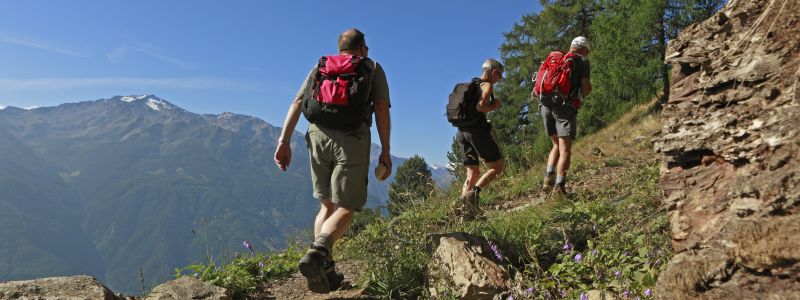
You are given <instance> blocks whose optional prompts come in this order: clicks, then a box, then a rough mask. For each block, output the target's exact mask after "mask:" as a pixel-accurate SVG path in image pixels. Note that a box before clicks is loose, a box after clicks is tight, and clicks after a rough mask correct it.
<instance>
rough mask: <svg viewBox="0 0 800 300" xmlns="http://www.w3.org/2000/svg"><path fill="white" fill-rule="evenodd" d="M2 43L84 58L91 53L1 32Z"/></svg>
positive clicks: (0, 39)
mask: <svg viewBox="0 0 800 300" xmlns="http://www.w3.org/2000/svg"><path fill="white" fill-rule="evenodd" d="M0 43H6V44H11V45H17V46H22V47H28V48H34V49H39V50H44V51H48V52H54V53H59V54H65V55H71V56H77V57H82V58H89V54H87V53H86V52H84V51H80V50H75V49H70V48H68V47H64V46H61V45H54V44H52V43H49V42H45V41H40V40H35V39H32V38H28V37H20V36H10V35H5V34H0Z"/></svg>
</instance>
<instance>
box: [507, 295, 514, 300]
mask: <svg viewBox="0 0 800 300" xmlns="http://www.w3.org/2000/svg"><path fill="white" fill-rule="evenodd" d="M506 300H514V296H508V299H506Z"/></svg>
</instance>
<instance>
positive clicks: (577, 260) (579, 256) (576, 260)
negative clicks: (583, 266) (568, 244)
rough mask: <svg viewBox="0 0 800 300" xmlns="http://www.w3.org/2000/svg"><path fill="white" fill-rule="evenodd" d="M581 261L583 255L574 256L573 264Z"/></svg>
mask: <svg viewBox="0 0 800 300" xmlns="http://www.w3.org/2000/svg"><path fill="white" fill-rule="evenodd" d="M581 260H583V255H581V254H580V253H578V254H575V262H581Z"/></svg>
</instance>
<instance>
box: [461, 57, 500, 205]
mask: <svg viewBox="0 0 800 300" xmlns="http://www.w3.org/2000/svg"><path fill="white" fill-rule="evenodd" d="M502 78H503V65H502V64H501V63H500V62H499V61H497V60H495V59H491V58H490V59H487V60H486V62H484V63H483V73H482V74H481V77H480V80H479V81H480V91H481V95H480V99H479V100H478V104H477V109H478V114H479V115H480V120H478V122H477V124H475V125H472V126H469V127H459V128H458V133H457V134H456V140H457V141H456V142H457V143H458V146H459V148H460V150H461V151H460V152H461V159H462V160H463V162H464V166H465V167H466V169H467V178H466V180H465V181H464V187H463V188H462V190H461V199H462V201H464V204H466V207H467V210H466V212H465V213H464V215H463V216H464V220H465V221H469V220H472V219H474V218H475V217H476V216H478V215H480V211H479V209H478V200H479V199H480V192H481V189H483V188H486V186H487V185H489V183H490V182H492V180H495V179H496V178H497V177H500V175H501V174H503V170H504V169H505V161H504V160H503V156H502V154H501V153H500V147H498V145H497V142H495V139H494V137H493V136H492V126H491V124H489V122H488V120H487V119H486V113H487V112H491V111H494V110H496V109H498V108H500V100H498V99H495V98H494V93H493V91H494V84H495V83H497V82H498V81H500V79H502ZM478 158H482V159H483V160H484V162H485V163H486V166H487V167H489V169H488V170H486V173H484V174H483V175H481V170H480V162H479V161H478Z"/></svg>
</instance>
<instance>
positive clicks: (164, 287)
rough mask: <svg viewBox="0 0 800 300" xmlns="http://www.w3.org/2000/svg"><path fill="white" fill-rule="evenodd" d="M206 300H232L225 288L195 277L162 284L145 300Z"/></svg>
mask: <svg viewBox="0 0 800 300" xmlns="http://www.w3.org/2000/svg"><path fill="white" fill-rule="evenodd" d="M180 299H206V300H230V299H231V298H230V297H229V296H228V295H227V291H226V290H225V289H224V288H221V287H217V286H214V285H211V284H209V283H205V282H202V281H200V280H198V279H197V278H194V277H181V278H178V279H175V280H172V281H169V282H166V283H164V284H161V285H159V286H157V287H155V288H153V290H152V291H151V292H150V294H149V295H147V298H145V300H180Z"/></svg>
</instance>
